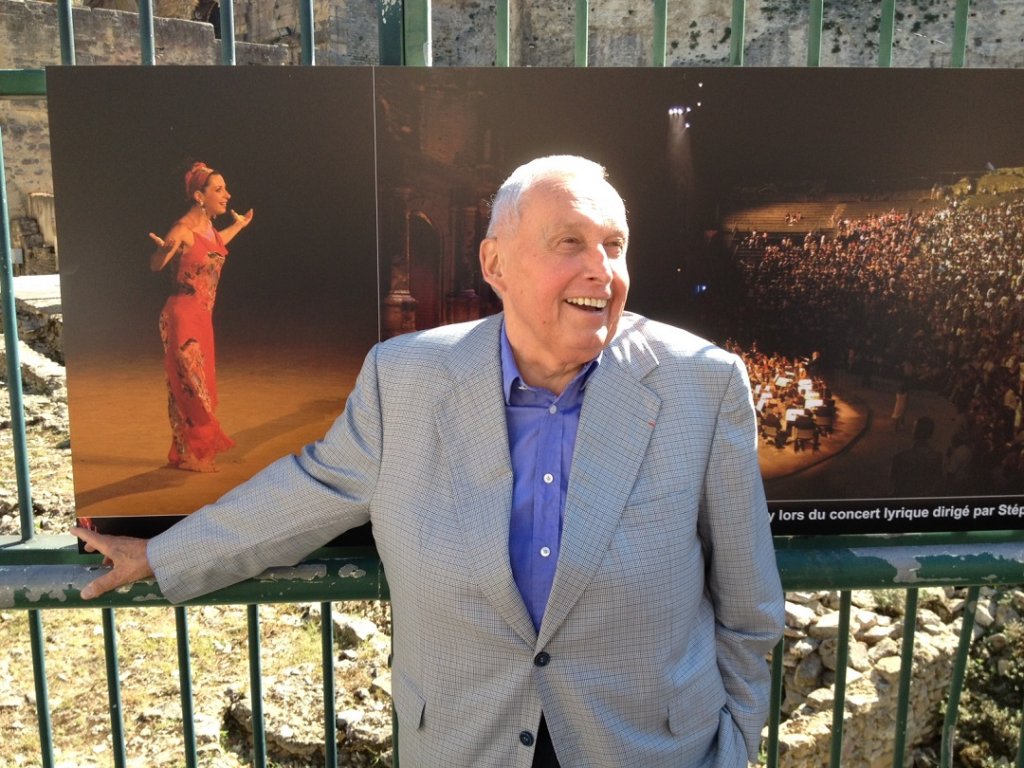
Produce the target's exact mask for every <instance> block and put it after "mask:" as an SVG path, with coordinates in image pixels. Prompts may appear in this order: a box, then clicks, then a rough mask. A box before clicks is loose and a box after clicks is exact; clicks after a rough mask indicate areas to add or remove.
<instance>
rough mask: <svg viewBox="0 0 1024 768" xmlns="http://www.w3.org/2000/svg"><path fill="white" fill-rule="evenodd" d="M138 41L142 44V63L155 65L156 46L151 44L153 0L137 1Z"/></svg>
mask: <svg viewBox="0 0 1024 768" xmlns="http://www.w3.org/2000/svg"><path fill="white" fill-rule="evenodd" d="M139 39H140V41H141V44H142V63H143V64H148V65H150V66H152V65H153V64H156V46H154V44H153V0H139Z"/></svg>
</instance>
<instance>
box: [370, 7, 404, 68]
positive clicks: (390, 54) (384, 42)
mask: <svg viewBox="0 0 1024 768" xmlns="http://www.w3.org/2000/svg"><path fill="white" fill-rule="evenodd" d="M377 13H378V14H380V16H379V17H378V19H377V49H378V57H379V59H380V63H381V64H393V65H401V64H404V63H405V19H404V16H403V14H402V5H401V3H385V2H378V3H377Z"/></svg>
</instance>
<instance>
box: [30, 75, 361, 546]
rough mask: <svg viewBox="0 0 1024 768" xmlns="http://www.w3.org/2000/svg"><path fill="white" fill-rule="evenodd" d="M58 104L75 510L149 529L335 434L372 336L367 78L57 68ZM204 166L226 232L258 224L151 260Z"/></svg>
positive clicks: (202, 238) (54, 116)
mask: <svg viewBox="0 0 1024 768" xmlns="http://www.w3.org/2000/svg"><path fill="white" fill-rule="evenodd" d="M47 95H48V102H49V108H50V125H51V141H52V152H53V161H54V162H53V165H54V187H55V196H56V200H57V201H58V202H57V206H58V208H59V209H60V213H59V217H58V218H59V227H60V242H61V253H60V267H61V289H62V301H63V309H64V315H65V320H66V323H65V329H66V330H65V347H66V349H65V352H66V360H67V373H68V393H69V408H70V421H71V434H72V455H73V469H74V476H75V478H74V479H75V492H76V503H77V511H78V515H79V516H80V518H83V522H85V523H86V524H89V525H92V526H93V527H96V528H98V529H100V530H110V531H118V532H132V533H137V534H140V535H149V534H151V533H154V532H156V531H158V530H161V529H162V528H164V527H166V526H167V525H168V524H169V523H170V522H172V521H173V520H174V519H177V516H180V515H184V514H188V513H190V512H191V511H193V510H195V509H196V508H198V507H199V506H201V505H202V504H204V503H206V502H209V501H212V500H214V499H216V498H217V497H218V496H220V495H221V494H222V493H223V492H225V491H227V490H228V489H230V488H232V487H233V486H235V485H236V484H238V483H239V482H240V481H242V480H244V479H245V478H247V477H249V476H250V475H252V474H253V473H254V472H256V471H258V470H259V469H260V468H262V467H263V466H265V465H267V464H268V463H270V462H271V461H273V460H275V459H277V458H278V457H280V456H283V455H286V454H288V453H291V452H294V451H296V450H298V449H299V448H300V447H301V446H302V445H304V444H305V443H307V442H310V441H312V440H315V439H316V438H318V437H319V436H320V435H322V434H323V433H324V431H325V430H326V429H327V427H328V426H329V425H330V423H331V421H332V420H333V419H334V418H335V417H336V416H337V415H338V414H339V413H340V412H341V409H342V407H343V405H344V401H345V397H346V395H347V394H348V392H349V391H350V389H351V387H352V384H353V382H354V380H355V376H356V374H357V372H358V369H359V365H360V364H361V362H362V359H363V357H364V355H365V353H366V352H367V350H368V349H369V348H370V346H371V345H372V344H373V343H375V342H376V341H377V340H378V320H377V318H378V312H377V271H378V270H377V264H376V260H377V255H376V232H375V209H376V203H375V195H374V170H373V122H372V120H373V101H372V71H371V70H369V69H365V68H350V69H347V70H346V71H345V72H344V75H343V76H340V77H339V76H337V71H336V70H326V69H325V70H308V69H307V70H296V69H272V68H245V67H238V68H229V67H149V68H143V67H110V68H104V67H78V68H72V67H59V68H51V69H49V70H48V72H47ZM196 161H201V162H202V163H205V164H206V166H207V167H208V168H209V169H212V170H213V171H215V172H216V173H215V174H213V175H212V179H208V178H207V176H209V175H210V174H207V173H206V171H204V170H202V169H201V168H200V169H198V174H196V175H194V176H193V181H194V182H196V183H197V184H202V185H203V186H205V187H206V192H204V193H203V194H207V195H209V197H207V198H206V200H205V204H206V205H208V206H212V207H213V209H214V210H212V213H213V219H212V222H213V226H214V227H215V228H216V229H217V230H218V232H221V231H225V230H229V229H230V228H231V226H232V224H233V222H234V217H233V215H232V213H231V210H234V211H236V212H237V213H238V214H239V215H240V216H243V217H245V216H247V214H248V211H250V210H251V211H252V218H251V221H250V222H249V223H248V226H246V227H245V228H244V229H241V231H238V232H237V234H236V235H235V237H234V238H233V239H231V240H230V242H228V243H227V246H226V250H227V255H226V256H224V255H223V254H222V253H221V248H220V246H219V245H218V244H217V242H216V240H217V238H218V235H215V234H213V233H211V232H201V233H200V232H198V231H197V232H195V233H194V234H195V237H191V234H192V233H191V230H190V237H191V239H192V243H191V246H190V247H189V248H185V249H183V250H182V251H181V252H180V253H178V254H176V255H174V256H173V258H170V259H169V261H168V262H167V264H165V265H163V267H162V268H160V269H158V270H156V271H154V270H153V269H152V268H151V267H153V266H158V265H154V264H151V261H152V257H153V254H154V252H155V251H157V250H158V246H157V244H156V242H155V241H154V240H153V239H152V238H151V237H150V233H153V235H155V236H156V237H158V238H160V239H161V240H163V239H165V238H167V236H168V233H170V232H171V231H172V230H173V227H174V226H175V224H176V223H179V222H182V221H184V222H186V223H188V224H189V225H193V224H195V222H198V221H200V218H199V217H197V216H196V215H195V210H194V209H193V203H194V202H195V200H193V199H192V198H191V197H190V194H189V190H186V173H188V171H189V170H190V169H191V168H192V166H193V163H194V162H196ZM207 182H210V184H209V186H206V184H207ZM216 183H219V184H220V185H221V186H222V187H224V188H226V191H227V194H229V195H230V200H229V201H228V202H227V205H226V206H224V207H223V208H219V209H218V208H217V206H218V205H219V204H220V201H219V200H218V199H217V197H216V194H217V193H216V191H215V189H214V187H215V185H216ZM192 191H193V192H194V190H192ZM228 234H230V233H228ZM158 261H159V260H158ZM165 347H166V349H165ZM211 470H215V471H211Z"/></svg>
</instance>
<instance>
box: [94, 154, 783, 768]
mask: <svg viewBox="0 0 1024 768" xmlns="http://www.w3.org/2000/svg"><path fill="white" fill-rule="evenodd" d="M627 241H628V230H627V225H626V214H625V207H624V205H623V202H622V200H621V198H620V197H619V195H618V194H617V193H616V191H615V190H614V189H613V188H612V187H611V185H610V184H609V183H608V182H607V181H606V179H605V173H604V169H603V168H602V167H601V166H599V165H597V164H595V163H592V162H590V161H588V160H584V159H582V158H578V157H568V156H558V157H548V158H542V159H539V160H535V161H533V162H530V163H527V164H526V165H524V166H522V167H520V168H519V169H517V170H516V171H515V172H514V173H513V174H512V176H511V177H509V179H508V180H507V181H506V182H505V184H504V185H503V186H502V187H501V189H500V190H499V192H498V194H497V196H496V198H495V201H494V206H493V211H492V220H491V225H490V229H489V231H488V233H487V237H486V239H485V240H484V241H483V243H482V244H481V246H480V264H481V269H482V273H483V276H484V278H485V279H486V280H487V282H488V283H489V284H490V285H491V286H492V287H493V288H494V290H495V291H496V292H497V293H498V295H499V296H500V297H501V299H502V302H503V307H504V312H503V313H502V314H501V315H498V316H495V317H491V318H488V319H486V320H483V321H480V322H475V323H468V324H460V325H453V326H446V327H442V328H437V329H434V330H429V331H425V332H422V333H416V334H409V335H406V336H401V337H398V338H395V339H392V340H390V341H387V342H385V343H383V344H380V345H378V346H377V347H375V348H374V349H373V350H372V351H371V352H370V354H369V355H368V357H367V359H366V362H365V364H364V366H363V370H362V372H361V374H360V376H359V379H358V381H357V383H356V386H355V389H354V390H353V392H352V394H351V396H350V397H349V400H348V403H347V405H346V408H345V412H344V413H343V414H342V415H341V417H340V418H339V419H338V420H337V421H336V422H335V424H334V426H333V427H332V428H331V430H330V431H329V432H328V433H327V435H326V436H325V437H324V438H323V439H322V440H321V441H319V442H317V443H316V444H313V445H310V446H308V447H306V448H305V449H304V450H303V451H302V452H301V454H300V455H298V456H289V457H286V458H283V459H281V460H280V461H278V462H277V463H275V464H273V465H271V466H270V467H268V468H267V469H266V470H264V471H263V472H261V473H260V474H258V475H257V476H256V477H254V478H253V479H252V480H250V481H248V482H247V483H245V484H243V485H241V486H239V487H238V488H236V489H235V490H233V491H232V492H230V493H229V494H227V495H226V496H225V497H224V498H223V499H221V500H220V501H218V502H216V503H215V504H212V505H210V506H208V507H205V508H203V509H202V510H200V511H198V512H196V513H195V514H194V515H191V516H190V517H188V518H186V519H185V520H184V521H182V522H181V523H179V524H178V525H177V526H175V527H174V528H172V529H171V530H169V531H167V532H166V533H164V534H162V535H160V536H158V537H156V538H155V539H153V540H151V541H150V542H148V546H147V544H146V542H141V541H135V540H130V539H129V540H126V539H119V538H113V537H103V536H98V535H96V534H94V533H92V532H88V531H78V533H79V535H80V536H81V537H82V538H83V539H84V540H85V542H86V544H87V546H88V547H89V548H90V549H95V550H98V551H100V552H102V553H103V554H104V555H106V556H107V559H108V560H109V561H110V562H111V563H112V564H113V566H114V567H113V570H112V571H110V572H109V573H108V574H106V575H104V576H102V577H100V578H98V579H97V580H96V581H95V582H94V583H93V585H90V586H89V587H87V588H86V590H84V591H83V596H93V595H96V594H100V593H101V592H103V591H105V590H107V589H110V588H112V587H114V586H116V585H118V584H121V583H125V582H127V581H131V580H133V579H138V578H144V577H147V576H149V575H151V574H153V573H155V575H156V578H157V580H158V582H159V584H160V587H161V589H162V590H163V593H164V594H165V595H166V596H167V597H168V599H170V600H172V601H181V600H186V599H189V598H192V597H195V596H197V595H201V594H203V593H205V592H209V591H211V590H214V589H217V588H220V587H223V586H225V585H227V584H230V583H232V582H234V581H238V580H240V579H243V578H247V577H251V576H254V575H256V574H258V573H259V572H261V571H262V570H263V569H265V568H267V567H268V566H271V565H283V564H291V563H294V562H296V561H298V560H299V559H300V558H302V557H303V556H304V555H306V554H307V553H309V552H310V551H311V550H313V549H315V548H316V547H318V546H321V545H323V544H324V543H326V542H328V541H330V540H331V539H332V538H334V537H335V536H337V535H338V534H339V533H341V532H343V531H345V530H347V529H349V528H351V527H353V526H356V525H359V524H361V523H364V522H366V521H367V520H369V521H370V522H372V524H373V534H374V538H375V540H376V544H377V549H378V551H379V553H380V557H381V560H382V562H383V564H384V568H385V571H386V573H387V577H388V582H389V585H390V588H391V598H392V608H393V622H394V632H395V635H394V669H393V675H392V689H393V696H394V705H395V710H396V713H397V716H398V722H399V724H400V726H401V755H400V756H401V760H402V765H403V767H404V768H415V767H417V766H423V767H424V768H437V766H442V765H449V766H459V767H464V768H485V767H487V766H490V767H492V768H509V766H519V767H520V768H529V766H564V767H565V768H575V767H576V766H579V767H583V766H585V767H586V768H601V767H602V766H604V767H606V768H623V766H644V768H656V767H657V766H664V767H665V768H669V767H670V766H671V768H691V767H696V766H721V767H725V768H734V767H735V768H739V767H740V766H745V765H746V764H747V761H748V760H750V759H754V758H756V755H757V750H758V742H759V737H760V730H761V727H762V726H763V724H764V720H765V716H766V714H767V709H768V699H769V685H768V669H767V665H766V663H765V654H766V653H767V652H768V651H769V650H770V649H771V648H772V646H773V645H774V644H775V642H776V641H777V640H778V638H779V636H780V633H781V629H782V621H783V600H782V591H781V587H780V584H779V577H778V572H777V570H776V566H775V559H774V551H773V548H772V543H771V538H770V532H769V526H768V514H767V510H766V505H765V499H764V493H763V489H762V484H761V477H760V473H759V470H758V465H757V456H756V440H757V437H756V427H755V419H754V408H753V404H752V402H751V395H750V391H749V385H748V382H747V376H746V372H745V370H744V367H743V364H742V362H741V361H740V360H739V359H738V358H737V357H735V356H734V355H731V354H728V353H726V352H723V351H722V350H721V349H718V348H717V347H715V346H713V345H711V344H709V343H708V342H706V341H703V340H701V339H699V338H696V337H695V336H693V335H691V334H689V333H687V332H685V331H682V330H679V329H676V328H672V327H669V326H666V325H662V324H659V323H656V322H653V321H651V320H647V319H645V318H643V317H640V316H637V315H631V314H628V313H625V312H624V305H625V302H626V294H627V292H628V289H629V275H628V272H627V270H626V250H627V247H626V246H627Z"/></svg>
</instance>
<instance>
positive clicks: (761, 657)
mask: <svg viewBox="0 0 1024 768" xmlns="http://www.w3.org/2000/svg"><path fill="white" fill-rule="evenodd" d="M699 524H700V529H701V536H702V540H703V546H704V548H705V554H706V557H707V565H706V567H707V589H708V593H709V595H710V598H711V600H712V602H713V603H714V607H715V622H716V626H715V642H716V646H717V648H716V650H717V657H718V664H719V667H720V672H721V675H722V680H723V682H724V684H725V689H726V694H727V697H728V699H727V704H726V707H727V709H728V710H729V713H730V714H731V715H732V719H733V721H734V722H735V723H736V725H737V727H738V728H739V730H740V732H741V733H742V735H743V739H744V741H745V742H746V745H747V754H748V755H750V756H751V757H755V756H756V755H757V752H758V748H759V744H760V738H761V729H762V728H763V727H764V723H765V720H766V718H767V716H768V708H769V707H768V705H769V698H770V671H769V667H768V664H767V663H766V661H765V656H766V654H767V653H769V652H770V651H771V650H772V648H773V646H774V645H775V644H776V643H777V642H778V640H779V638H780V637H781V636H782V630H783V627H784V623H785V604H784V597H783V593H782V585H781V582H780V579H779V572H778V566H777V564H776V560H775V549H774V546H773V544H772V538H771V528H770V521H769V516H768V507H767V503H766V501H765V495H764V485H763V482H762V479H761V472H760V469H759V467H758V462H757V426H756V419H755V416H754V407H753V400H752V397H751V394H750V384H749V381H748V379H747V372H746V368H745V366H744V365H743V363H742V361H741V360H739V359H738V358H734V359H733V371H732V375H731V377H730V380H729V384H728V386H727V388H726V392H725V395H724V397H723V398H722V401H721V404H720V406H719V412H718V419H717V424H716V428H715V436H714V440H713V441H712V446H711V456H710V461H709V464H708V470H707V475H706V477H705V482H704V492H703V504H702V508H701V514H700V523H699Z"/></svg>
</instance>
